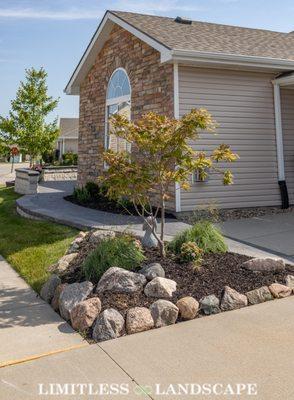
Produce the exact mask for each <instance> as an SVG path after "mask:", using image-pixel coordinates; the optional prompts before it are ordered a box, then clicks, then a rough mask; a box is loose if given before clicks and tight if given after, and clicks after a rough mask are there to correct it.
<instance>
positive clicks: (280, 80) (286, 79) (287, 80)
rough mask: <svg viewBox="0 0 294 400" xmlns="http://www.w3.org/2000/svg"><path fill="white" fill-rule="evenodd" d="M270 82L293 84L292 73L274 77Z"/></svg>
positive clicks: (284, 84)
mask: <svg viewBox="0 0 294 400" xmlns="http://www.w3.org/2000/svg"><path fill="white" fill-rule="evenodd" d="M272 82H273V84H275V83H277V84H279V85H280V86H288V85H294V73H293V74H291V75H288V76H281V77H280V78H276V79H274V80H273V81H272Z"/></svg>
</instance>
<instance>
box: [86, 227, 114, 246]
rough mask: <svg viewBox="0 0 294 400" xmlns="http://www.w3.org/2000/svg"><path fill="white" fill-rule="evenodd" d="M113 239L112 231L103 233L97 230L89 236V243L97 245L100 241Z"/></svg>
mask: <svg viewBox="0 0 294 400" xmlns="http://www.w3.org/2000/svg"><path fill="white" fill-rule="evenodd" d="M114 237H115V232H113V231H104V230H101V229H97V230H96V231H93V232H92V233H91V234H90V237H89V242H90V243H94V244H99V243H101V242H102V240H106V239H111V238H114Z"/></svg>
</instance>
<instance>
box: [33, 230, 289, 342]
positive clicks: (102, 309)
mask: <svg viewBox="0 0 294 400" xmlns="http://www.w3.org/2000/svg"><path fill="white" fill-rule="evenodd" d="M124 235H126V234H119V235H118V234H115V233H114V232H111V231H94V232H89V233H87V234H85V233H80V235H79V236H78V237H77V239H76V240H75V241H74V242H73V243H72V245H71V247H70V249H69V252H68V254H67V255H65V257H63V258H62V259H61V260H60V262H58V263H57V264H55V265H53V266H52V267H51V272H53V275H52V276H51V278H50V279H49V281H48V282H47V283H46V284H45V285H44V287H43V289H42V290H41V296H42V297H43V298H44V299H45V300H46V301H48V302H49V303H50V302H51V303H52V306H53V308H54V309H55V310H56V311H59V312H60V314H61V316H62V317H63V318H65V319H66V320H68V321H69V322H71V324H72V326H73V327H74V329H76V330H77V331H80V332H82V334H83V336H84V337H85V338H87V340H89V341H92V340H93V339H94V340H95V341H102V340H108V339H112V338H115V337H118V336H121V335H124V334H130V333H136V332H141V331H144V330H148V329H152V328H155V327H161V326H166V325H170V324H173V323H177V322H182V321H183V320H187V319H193V318H197V317H203V316H204V315H209V314H216V313H218V312H222V311H228V310H233V309H237V308H241V307H244V306H247V305H251V304H257V303H260V302H263V301H267V300H272V299H274V298H281V297H286V296H288V295H291V294H292V292H293V290H294V277H293V275H291V274H293V272H294V268H293V267H292V266H290V265H285V264H284V263H283V261H282V260H268V261H266V264H267V265H266V268H267V269H268V270H267V271H263V272H256V271H252V270H250V269H248V267H247V266H246V265H247V264H246V262H247V263H248V262H250V261H249V260H252V259H250V258H249V257H247V256H244V255H240V254H234V253H229V252H223V253H212V254H203V256H202V260H201V265H198V266H195V264H193V263H191V262H189V263H187V262H186V263H184V262H180V260H179V257H178V256H177V255H175V254H174V253H172V252H171V251H170V250H168V254H167V256H166V257H165V258H161V257H160V255H159V252H158V249H147V248H142V247H140V246H141V245H140V243H139V240H138V239H135V238H132V237H130V236H128V235H126V236H127V237H128V238H130V240H131V241H132V240H133V241H134V243H136V246H139V247H140V248H141V251H142V253H143V254H144V257H145V260H144V261H143V262H141V263H140V266H137V267H135V268H130V271H127V270H124V269H122V268H119V267H118V266H115V267H110V268H108V269H106V271H105V272H104V273H103V274H102V276H101V277H100V279H96V278H95V279H93V280H92V282H90V280H91V279H89V277H88V276H86V275H85V270H84V269H83V265H84V264H85V261H86V259H87V258H88V256H89V254H92V252H93V251H95V249H97V248H98V246H100V245H101V243H102V242H103V241H107V240H112V239H113V238H118V237H122V236H124ZM93 239H94V240H93ZM128 240H129V239H128ZM152 265H153V266H154V265H156V266H157V267H158V265H159V267H158V268H160V270H159V272H160V271H162V270H163V273H164V275H160V274H157V275H155V276H152V277H151V278H150V276H148V273H147V274H145V273H146V269H147V270H148V268H149V267H150V266H152ZM250 265H251V264H250ZM258 268H259V267H258ZM142 271H143V272H142ZM152 271H153V270H152ZM147 272H148V271H147ZM142 274H145V276H144V275H142ZM109 277H110V278H111V279H112V280H111V279H109ZM145 277H146V278H147V280H146V279H145ZM87 278H88V280H87ZM132 280H133V281H132ZM143 280H145V282H143ZM156 280H157V281H158V283H159V280H161V282H160V284H161V283H162V284H167V286H166V287H164V285H163V286H162V287H159V289H158V288H157V289H156V290H157V292H156V291H155V292H154V293H151V294H150V290H149V292H148V291H147V290H146V289H147V287H148V285H149V286H150V284H153V283H154V282H155V281H156ZM97 281H98V284H97ZM103 285H104V286H103ZM124 285H125V287H124ZM132 285H133V286H134V287H135V286H136V288H135V289H136V290H133V286H132ZM151 286H152V285H151ZM102 288H104V289H103V290H102ZM118 289H119V290H118ZM151 289H152V288H151ZM153 289H154V288H153ZM158 290H159V291H158ZM82 292H83V293H82ZM65 293H66V294H65ZM210 303H211V304H210ZM151 316H152V318H151ZM132 324H133V325H132ZM95 329H96V332H95ZM97 330H98V333H97Z"/></svg>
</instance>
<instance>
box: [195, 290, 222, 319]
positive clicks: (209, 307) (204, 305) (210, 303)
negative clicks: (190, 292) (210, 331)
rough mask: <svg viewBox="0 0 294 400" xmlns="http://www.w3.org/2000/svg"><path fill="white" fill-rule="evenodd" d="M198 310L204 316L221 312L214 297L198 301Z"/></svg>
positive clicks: (205, 297)
mask: <svg viewBox="0 0 294 400" xmlns="http://www.w3.org/2000/svg"><path fill="white" fill-rule="evenodd" d="M199 303H200V309H201V311H202V312H203V313H204V314H205V315H211V314H218V313H220V312H221V310H220V306H219V303H220V301H219V299H218V298H217V297H216V296H215V295H214V294H210V295H209V296H204V297H202V299H201V300H200V301H199Z"/></svg>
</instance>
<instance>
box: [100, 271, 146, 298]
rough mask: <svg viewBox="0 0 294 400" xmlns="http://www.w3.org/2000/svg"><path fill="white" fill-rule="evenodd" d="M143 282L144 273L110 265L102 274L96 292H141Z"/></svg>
mask: <svg viewBox="0 0 294 400" xmlns="http://www.w3.org/2000/svg"><path fill="white" fill-rule="evenodd" d="M145 284H146V278H145V276H144V275H142V274H137V273H135V272H131V271H127V270H125V269H123V268H117V267H111V268H109V269H108V270H107V271H106V272H105V273H104V274H103V275H102V277H101V279H100V281H99V282H98V285H97V288H96V293H98V294H99V293H104V292H112V293H136V292H141V291H142V290H143V287H144V285H145Z"/></svg>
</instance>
